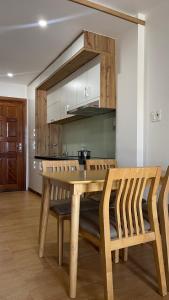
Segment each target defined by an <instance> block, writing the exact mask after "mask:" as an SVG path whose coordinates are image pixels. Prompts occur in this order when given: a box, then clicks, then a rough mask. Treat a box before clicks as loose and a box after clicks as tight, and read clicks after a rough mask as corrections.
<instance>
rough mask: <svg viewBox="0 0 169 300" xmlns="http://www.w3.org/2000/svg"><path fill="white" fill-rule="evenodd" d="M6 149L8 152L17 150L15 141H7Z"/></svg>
mask: <svg viewBox="0 0 169 300" xmlns="http://www.w3.org/2000/svg"><path fill="white" fill-rule="evenodd" d="M6 151H7V152H8V153H10V152H14V153H15V152H16V151H17V143H16V142H7V143H6Z"/></svg>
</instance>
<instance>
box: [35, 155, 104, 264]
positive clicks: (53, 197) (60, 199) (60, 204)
mask: <svg viewBox="0 0 169 300" xmlns="http://www.w3.org/2000/svg"><path fill="white" fill-rule="evenodd" d="M79 170H80V168H79V162H78V161H77V160H61V161H54V160H53V161H49V160H47V161H42V172H43V173H45V172H75V171H79ZM43 194H44V190H43ZM43 196H44V195H42V204H41V212H40V225H39V235H40V234H41V231H42V230H45V231H46V228H42V226H41V221H42V212H43ZM97 207H98V204H97V202H96V201H93V200H90V199H89V198H84V199H82V201H81V206H80V210H81V211H88V210H91V209H96V208H97ZM49 213H50V214H51V215H53V216H54V217H55V218H57V232H58V261H59V265H62V260H63V230H64V221H65V220H70V217H71V193H70V192H69V191H67V192H66V193H65V191H64V190H62V189H61V188H60V187H57V186H52V185H51V187H50V208H49ZM43 251H44V245H43Z"/></svg>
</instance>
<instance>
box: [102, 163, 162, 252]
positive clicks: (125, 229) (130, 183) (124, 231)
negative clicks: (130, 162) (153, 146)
mask: <svg viewBox="0 0 169 300" xmlns="http://www.w3.org/2000/svg"><path fill="white" fill-rule="evenodd" d="M160 175H161V169H160V168H159V167H152V168H119V169H110V170H108V172H107V178H106V181H105V185H104V190H103V197H102V200H101V205H100V225H101V230H102V234H103V235H104V237H106V235H107V236H108V237H107V238H108V239H109V240H110V215H109V201H110V194H111V189H112V184H113V185H117V194H116V201H115V228H116V230H117V239H121V240H124V239H125V240H127V242H129V239H130V238H131V237H136V236H140V235H142V236H144V235H145V234H146V229H145V224H144V219H143V211H142V199H143V194H144V192H145V189H147V186H148V189H149V190H148V216H149V222H150V230H149V232H151V231H153V227H154V223H153V220H154V218H156V219H157V208H156V199H157V196H156V195H157V189H158V186H159V181H160ZM123 242H124V241H123ZM130 242H131V240H130ZM132 243H133V245H134V244H135V241H134V240H133V241H132ZM130 245H131V244H127V243H126V245H125V246H126V247H127V246H130ZM123 246H124V244H123ZM119 249H120V248H119Z"/></svg>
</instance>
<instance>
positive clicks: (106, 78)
mask: <svg viewBox="0 0 169 300" xmlns="http://www.w3.org/2000/svg"><path fill="white" fill-rule="evenodd" d="M100 72H101V76H100V107H106V108H114V109H115V108H116V75H115V51H112V54H105V55H102V54H101V60H100Z"/></svg>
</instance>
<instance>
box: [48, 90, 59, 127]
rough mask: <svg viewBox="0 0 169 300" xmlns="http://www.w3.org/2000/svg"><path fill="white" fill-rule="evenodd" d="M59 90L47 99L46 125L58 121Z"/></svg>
mask: <svg viewBox="0 0 169 300" xmlns="http://www.w3.org/2000/svg"><path fill="white" fill-rule="evenodd" d="M61 95H62V91H61V89H57V90H56V91H55V92H54V93H51V94H49V95H48V97H47V123H52V122H55V121H58V120H60V104H61Z"/></svg>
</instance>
